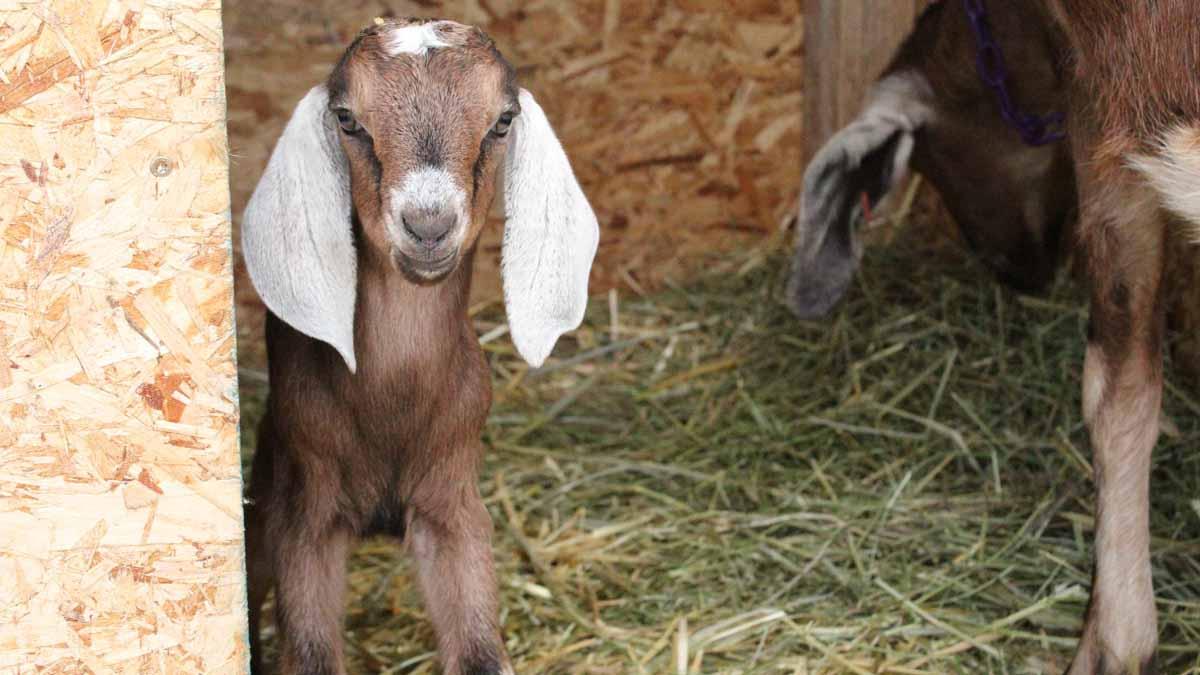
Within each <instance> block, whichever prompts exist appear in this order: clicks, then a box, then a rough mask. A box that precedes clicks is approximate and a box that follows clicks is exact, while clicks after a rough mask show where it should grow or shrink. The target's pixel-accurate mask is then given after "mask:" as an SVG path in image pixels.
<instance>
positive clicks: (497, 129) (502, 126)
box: [492, 112, 514, 138]
mask: <svg viewBox="0 0 1200 675" xmlns="http://www.w3.org/2000/svg"><path fill="white" fill-rule="evenodd" d="M513 117H514V115H513V114H512V113H511V112H506V113H504V114H502V115H500V119H498V120H496V126H494V127H492V133H493V134H495V135H497V136H500V137H501V138H503V137H504V136H507V135H508V129H509V127H511V126H512V121H513Z"/></svg>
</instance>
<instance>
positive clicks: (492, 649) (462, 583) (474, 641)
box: [406, 480, 512, 675]
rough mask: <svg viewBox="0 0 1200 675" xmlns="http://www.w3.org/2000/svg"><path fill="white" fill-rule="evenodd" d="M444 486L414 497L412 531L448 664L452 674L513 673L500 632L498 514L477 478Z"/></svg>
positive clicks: (440, 648) (414, 551)
mask: <svg viewBox="0 0 1200 675" xmlns="http://www.w3.org/2000/svg"><path fill="white" fill-rule="evenodd" d="M442 488H443V489H441V490H437V491H436V492H437V493H438V494H437V496H436V497H433V498H430V499H421V498H419V497H418V498H414V500H413V502H412V508H411V509H410V510H409V512H408V514H409V522H408V528H407V533H406V537H407V541H408V545H409V548H410V550H411V552H412V555H413V558H414V560H415V561H416V563H417V577H418V581H419V582H420V585H421V591H422V594H423V595H424V597H425V606H426V608H427V610H428V611H429V616H430V618H431V619H432V621H433V625H434V630H435V631H436V633H437V639H438V652H439V653H440V655H441V658H442V667H443V669H444V672H445V673H446V675H503V674H506V673H512V667H511V666H510V665H509V661H508V655H507V653H506V651H505V649H504V643H503V642H502V640H501V638H500V629H499V600H498V598H497V589H496V573H495V570H494V568H493V564H492V520H491V517H490V516H489V515H488V512H487V509H486V508H485V507H484V505H483V500H482V499H481V498H480V496H479V491H478V489H477V487H476V486H475V484H474V481H473V480H471V481H462V482H459V481H450V482H445V483H442ZM431 497H432V495H431Z"/></svg>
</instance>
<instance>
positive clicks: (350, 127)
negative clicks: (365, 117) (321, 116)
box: [333, 108, 362, 134]
mask: <svg viewBox="0 0 1200 675" xmlns="http://www.w3.org/2000/svg"><path fill="white" fill-rule="evenodd" d="M333 114H335V115H337V121H338V126H339V127H341V128H342V131H344V132H346V133H348V134H357V133H358V132H359V131H362V127H360V126H358V121H357V120H355V119H354V115H353V114H351V113H350V111H349V110H346V109H345V108H338V109H337V110H335V111H333Z"/></svg>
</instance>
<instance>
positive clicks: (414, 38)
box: [383, 23, 451, 56]
mask: <svg viewBox="0 0 1200 675" xmlns="http://www.w3.org/2000/svg"><path fill="white" fill-rule="evenodd" d="M437 25H438V24H437V23H423V24H417V25H413V26H403V27H401V28H395V29H393V30H392V31H391V32H389V33H388V34H387V37H386V38H384V42H383V48H384V49H385V50H387V53H388V55H389V56H399V55H401V54H415V55H417V56H420V55H422V54H424V53H425V52H427V51H429V50H430V49H439V48H441V47H449V46H451V45H450V43H449V42H446V41H445V40H443V39H442V37H441V36H440V35H438V32H437V30H436V27H437Z"/></svg>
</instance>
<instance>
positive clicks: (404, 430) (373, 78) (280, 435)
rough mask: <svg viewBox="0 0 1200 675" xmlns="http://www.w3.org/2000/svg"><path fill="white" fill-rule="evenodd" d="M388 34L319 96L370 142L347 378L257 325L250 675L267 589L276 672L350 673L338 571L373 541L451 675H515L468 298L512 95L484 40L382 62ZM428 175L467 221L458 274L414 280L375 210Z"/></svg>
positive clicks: (355, 53) (325, 360) (272, 327)
mask: <svg viewBox="0 0 1200 675" xmlns="http://www.w3.org/2000/svg"><path fill="white" fill-rule="evenodd" d="M390 26H391V24H389V25H387V26H383V27H375V28H372V29H369V30H367V31H364V33H363V34H362V35H361V36H360V37H359V39H358V40H356V41H355V43H354V44H353V45H352V46H351V47H350V49H349V50H348V51H347V53H346V56H345V57H344V58H343V59H342V61H341V63H340V64H339V65H338V67H337V68H336V69H335V71H334V73H333V75H332V76H331V77H330V80H329V90H330V94H331V95H330V100H331V107H337V106H344V107H346V108H348V109H350V110H351V111H353V112H354V114H355V116H356V117H357V119H358V120H359V122H360V123H361V124H362V126H363V127H364V128H365V129H366V131H367V132H369V138H365V137H364V138H360V137H350V136H347V135H345V134H343V138H342V140H343V148H344V149H345V151H346V154H347V156H348V157H349V159H350V167H351V182H352V186H353V195H354V205H355V214H354V219H353V220H354V228H355V234H356V238H357V248H358V251H359V263H358V264H359V267H358V304H357V308H356V316H355V351H356V354H357V357H358V372H357V374H351V373H350V372H349V370H348V369H347V367H346V365H345V363H344V362H343V361H342V359H341V357H340V356H339V355H338V354H337V353H336V352H335V351H334V350H333V348H331V347H330V346H329V345H327V344H325V343H323V342H319V341H317V340H313V339H311V338H309V337H307V336H305V335H302V334H301V333H299V332H297V331H296V330H294V329H292V328H291V327H290V326H288V325H286V324H284V323H283V322H282V321H280V320H278V319H277V318H276V317H274V316H273V315H269V316H268V321H267V331H266V339H267V348H268V354H269V359H270V366H269V367H270V380H271V392H270V396H269V399H268V403H267V413H266V416H265V418H264V419H263V421H262V424H261V426H260V429H259V444H258V451H257V454H256V456H255V458H254V467H253V473H252V483H251V487H250V498H251V505H250V506H249V507H248V509H247V540H248V560H249V562H248V566H249V572H250V611H251V638H252V654H253V660H254V670H255V672H262V670H261V668H262V663H261V649H260V648H259V643H258V623H259V618H260V617H259V614H260V608H261V605H262V603H263V600H264V599H265V596H266V594H267V591H268V590H269V589H270V588H271V587H272V586H273V587H274V588H275V589H276V618H277V623H278V625H279V628H280V635H281V639H282V645H281V647H282V659H281V666H282V670H283V672H285V673H289V674H290V673H313V674H322V675H324V674H328V675H340V674H341V673H343V672H344V667H343V663H342V654H341V651H342V648H341V630H342V629H341V617H342V610H343V586H344V565H345V556H346V553H347V550H348V547H349V545H350V543H351V542H352V541H353V540H354V539H356V538H358V537H363V536H370V535H374V534H388V535H394V536H401V537H404V538H405V539H406V541H407V544H408V549H409V551H410V552H411V554H412V555H413V557H414V558H415V562H416V565H415V572H416V576H417V580H418V583H419V585H420V587H421V589H422V591H423V594H424V597H425V601H426V606H427V608H428V610H429V615H430V617H431V618H432V620H433V624H434V628H435V632H436V634H437V640H438V650H439V653H440V656H441V659H442V663H443V668H444V670H445V672H446V673H449V674H451V675H465V674H467V673H471V674H472V675H484V674H488V675H498V674H499V673H502V672H509V671H508V670H507V669H508V668H509V666H508V657H507V655H506V653H505V650H504V645H503V642H502V640H501V636H500V630H499V625H498V616H497V614H498V602H497V591H496V581H495V575H494V572H493V569H492V557H491V521H490V518H489V516H488V513H487V510H486V509H485V507H484V506H483V503H482V500H481V498H480V495H479V492H478V488H477V486H476V481H477V471H478V465H479V461H480V457H481V453H482V445H481V443H480V440H479V438H480V433H481V431H482V429H483V425H484V422H485V420H486V418H487V414H488V409H489V407H490V405H491V382H490V376H489V369H488V366H487V363H486V361H485V359H484V357H483V353H482V350H481V349H480V347H479V343H478V340H477V338H476V336H475V332H474V329H473V326H472V324H471V322H470V321H469V320H468V317H467V298H468V294H469V290H470V279H471V263H472V257H473V250H474V246H475V241H476V238H477V236H478V233H479V230H480V228H481V227H482V224H483V222H484V220H485V215H486V212H487V210H488V208H489V205H490V203H491V201H492V197H493V193H494V185H495V178H496V171H497V167H498V165H499V163H500V158H502V157H503V151H504V140H503V139H502V138H492V137H490V136H489V135H488V131H489V129H490V128H491V127H492V125H493V123H494V122H495V120H496V118H497V116H498V115H499V114H500V113H501V111H502V109H503V108H504V107H505V106H506V105H511V104H513V100H514V97H515V86H514V84H513V81H512V70H511V68H510V67H509V66H508V65H507V64H506V63H505V62H504V61H503V59H502V58H501V57H500V56H499V54H498V53H497V52H496V51H495V49H494V48H493V47H492V46H491V43H490V41H488V40H487V38H486V37H485V36H483V34H482V33H479V32H478V31H474V30H473V29H468V28H466V27H462V28H461V29H458V28H455V29H453V32H452V34H448V35H446V36H445V37H446V38H447V41H449V42H451V44H453V45H455V46H454V47H453V48H447V49H439V50H435V51H433V52H431V53H430V54H429V55H425V56H412V55H400V56H395V57H392V56H388V55H387V54H386V53H385V52H384V51H383V50H382V49H381V46H380V36H381V35H382V34H384V33H385V32H386V30H387V29H388V28H389V27H390ZM434 162H436V163H437V164H439V165H440V166H442V167H444V168H445V169H446V170H447V171H449V172H450V173H451V174H453V175H454V176H456V177H457V179H458V180H459V182H460V184H461V185H463V186H465V187H466V188H467V190H468V195H469V197H470V204H471V218H470V223H467V224H465V226H466V228H467V231H466V232H465V234H464V236H463V237H462V238H461V242H462V243H461V245H460V246H459V247H458V250H457V251H454V254H455V256H456V257H455V262H456V264H454V265H453V267H452V268H451V269H449V270H448V271H446V272H444V273H442V274H440V276H438V277H437V278H432V279H431V278H427V277H423V278H419V279H418V278H414V277H413V275H412V274H410V273H409V271H408V270H405V269H404V263H403V260H401V256H398V255H397V254H396V252H395V251H394V246H395V242H394V237H390V236H389V234H388V230H387V224H386V219H387V215H388V214H387V212H386V209H387V194H386V193H387V191H388V190H389V189H390V188H391V187H394V186H396V185H398V184H399V183H400V182H402V181H403V179H404V177H405V175H406V174H407V173H408V172H409V171H412V170H414V169H416V168H418V167H419V166H420V165H421V164H423V163H434ZM439 255H440V253H439Z"/></svg>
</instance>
